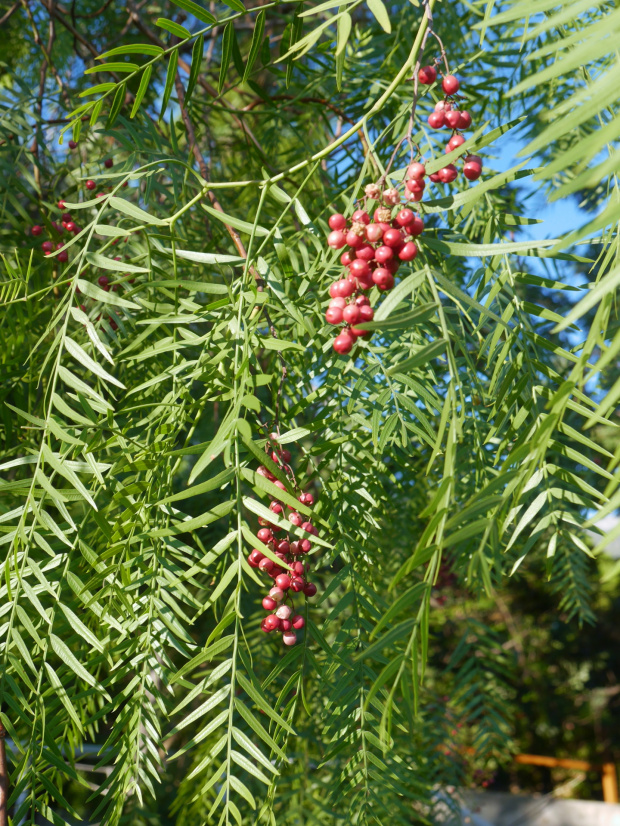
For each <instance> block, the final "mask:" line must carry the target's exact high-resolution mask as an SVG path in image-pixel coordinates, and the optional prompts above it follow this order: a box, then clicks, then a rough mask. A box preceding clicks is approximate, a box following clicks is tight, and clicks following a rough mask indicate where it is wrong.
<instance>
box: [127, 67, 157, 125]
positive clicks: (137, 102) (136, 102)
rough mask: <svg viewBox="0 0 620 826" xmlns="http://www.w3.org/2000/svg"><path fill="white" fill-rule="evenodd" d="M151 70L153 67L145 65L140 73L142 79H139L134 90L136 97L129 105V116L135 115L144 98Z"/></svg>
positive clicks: (133, 116)
mask: <svg viewBox="0 0 620 826" xmlns="http://www.w3.org/2000/svg"><path fill="white" fill-rule="evenodd" d="M152 71H153V67H152V66H147V67H146V69H145V70H144V72H143V73H142V79H141V80H140V85H139V86H138V91H137V92H136V99H135V100H134V102H133V106H132V107H131V114H130V115H129V117H130V118H135V116H136V115H137V114H138V111H139V109H140V105H141V103H142V101H143V99H144V95H145V94H146V90H147V89H148V88H149V82H150V80H151V73H152Z"/></svg>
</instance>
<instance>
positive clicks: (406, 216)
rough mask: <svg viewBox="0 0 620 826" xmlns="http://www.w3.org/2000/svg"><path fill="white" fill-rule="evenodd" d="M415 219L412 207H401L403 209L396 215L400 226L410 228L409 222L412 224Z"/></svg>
mask: <svg viewBox="0 0 620 826" xmlns="http://www.w3.org/2000/svg"><path fill="white" fill-rule="evenodd" d="M414 219H415V213H414V212H413V211H412V210H410V209H401V211H400V212H399V213H398V215H397V216H396V219H395V220H396V223H397V224H398V225H399V226H400V227H406V228H407V230H408V227H409V224H411V223H412V222H413V221H414Z"/></svg>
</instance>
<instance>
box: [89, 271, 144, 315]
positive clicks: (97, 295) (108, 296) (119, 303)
mask: <svg viewBox="0 0 620 826" xmlns="http://www.w3.org/2000/svg"><path fill="white" fill-rule="evenodd" d="M77 285H78V287H79V288H80V292H82V293H84V295H87V296H88V297H89V298H92V299H94V300H95V301H102V302H103V303H104V304H113V305H114V306H116V307H126V308H127V309H128V310H139V309H140V306H139V305H138V304H134V303H133V301H127V299H125V298H121V297H120V296H119V294H118V293H115V292H113V291H112V290H110V291H109V292H106V291H105V290H102V289H101V288H100V287H97V286H96V285H95V284H93V283H92V282H91V281H85V280H84V279H83V278H78V280H77Z"/></svg>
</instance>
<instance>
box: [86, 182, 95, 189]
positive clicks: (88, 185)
mask: <svg viewBox="0 0 620 826" xmlns="http://www.w3.org/2000/svg"><path fill="white" fill-rule="evenodd" d="M96 187H97V184H96V183H95V182H94V181H90V180H88V181H86V189H96Z"/></svg>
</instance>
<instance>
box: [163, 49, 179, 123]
mask: <svg viewBox="0 0 620 826" xmlns="http://www.w3.org/2000/svg"><path fill="white" fill-rule="evenodd" d="M178 65H179V51H178V49H175V51H174V52H172V54H171V55H170V60H169V61H168V68H167V69H166V83H165V84H164V93H163V95H162V99H161V109H160V110H159V119H160V120H161V119H162V118H163V116H164V114H165V112H166V109H167V108H168V102H169V100H170V95H171V94H172V89H173V87H174V80H175V78H176V74H177V68H178Z"/></svg>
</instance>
